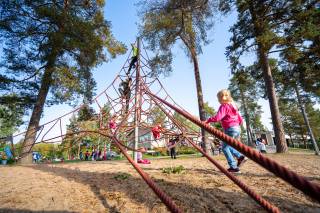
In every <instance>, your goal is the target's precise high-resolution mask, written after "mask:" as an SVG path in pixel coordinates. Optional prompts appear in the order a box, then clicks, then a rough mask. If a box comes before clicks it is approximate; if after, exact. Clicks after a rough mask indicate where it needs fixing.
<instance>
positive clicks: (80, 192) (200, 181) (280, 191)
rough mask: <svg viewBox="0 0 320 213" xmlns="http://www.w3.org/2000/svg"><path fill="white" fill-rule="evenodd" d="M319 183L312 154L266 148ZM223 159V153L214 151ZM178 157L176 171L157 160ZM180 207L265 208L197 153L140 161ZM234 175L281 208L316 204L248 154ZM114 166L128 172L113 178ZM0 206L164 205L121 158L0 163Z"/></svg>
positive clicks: (98, 208)
mask: <svg viewBox="0 0 320 213" xmlns="http://www.w3.org/2000/svg"><path fill="white" fill-rule="evenodd" d="M267 156H268V157H270V158H272V159H274V160H276V161H277V162H279V163H281V164H282V165H284V166H286V167H288V168H290V169H292V170H293V171H295V172H297V173H298V174H300V175H304V176H305V177H307V178H308V179H309V180H310V181H312V182H315V183H318V184H320V171H319V170H320V157H319V156H315V155H312V154H301V153H292V154H285V155H277V154H268V155H267ZM214 158H215V159H216V160H218V161H219V162H220V163H221V164H222V165H224V166H225V167H227V164H226V161H225V159H224V157H223V155H220V156H215V157H214ZM179 165H182V166H183V167H184V168H185V171H184V172H183V173H182V174H165V173H163V172H162V168H165V167H170V166H179ZM141 167H142V168H143V169H144V171H145V172H147V173H148V174H149V175H150V176H151V177H152V179H153V180H154V181H155V182H156V183H157V185H158V186H159V187H161V188H162V189H163V190H164V191H165V192H166V193H167V194H168V195H169V196H171V197H172V199H173V200H174V202H175V203H176V204H177V205H178V206H179V207H180V208H181V209H182V210H183V211H184V212H265V211H264V209H262V208H261V207H260V206H259V205H258V204H256V202H255V201H253V200H252V199H251V198H250V197H249V196H248V195H246V194H245V193H244V192H242V190H241V189H240V188H238V187H237V186H236V185H235V184H234V183H233V182H231V181H230V180H229V179H228V178H227V177H226V176H224V174H223V173H221V172H220V171H218V170H217V169H216V168H215V167H214V165H213V164H211V163H210V162H209V161H208V160H206V159H205V158H201V157H198V158H196V157H194V158H180V159H176V160H171V159H158V160H152V164H151V165H142V166H141ZM241 169H242V173H241V174H238V175H237V176H238V177H239V178H240V179H241V180H242V181H244V182H245V183H246V184H248V185H249V186H250V187H251V188H252V189H254V190H255V191H256V192H257V193H259V194H260V195H262V196H263V197H264V198H266V199H267V200H268V201H270V202H272V203H273V204H275V205H276V206H278V207H279V208H280V210H281V211H282V212H318V213H319V212H320V204H319V203H316V201H313V200H311V199H310V198H308V197H306V196H304V195H303V194H302V193H301V192H300V191H298V190H296V189H295V188H293V187H291V186H290V185H288V184H287V183H285V182H284V181H282V180H280V179H279V178H276V177H275V176H274V175H273V174H271V173H270V172H268V171H266V170H265V169H263V168H261V167H260V166H258V165H257V164H255V163H254V162H252V161H248V162H247V163H246V164H245V165H244V166H243V167H242V168H241ZM122 173H126V174H130V175H128V178H122V179H121V178H119V177H121V174H122ZM0 178H1V181H0V212H130V213H131V212H168V210H167V208H166V207H165V205H164V204H163V203H162V202H161V201H160V199H159V198H158V197H157V196H156V195H155V194H154V193H153V191H152V190H151V189H150V188H149V187H148V186H147V185H146V183H145V182H144V181H143V179H142V178H141V177H140V176H139V174H138V173H137V172H136V171H135V170H134V169H133V167H132V166H131V165H130V164H129V163H128V162H127V161H107V162H81V163H60V164H41V165H32V166H0Z"/></svg>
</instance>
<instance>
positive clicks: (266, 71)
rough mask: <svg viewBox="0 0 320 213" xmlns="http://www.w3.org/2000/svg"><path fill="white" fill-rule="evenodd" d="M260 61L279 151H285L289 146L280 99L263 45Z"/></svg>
mask: <svg viewBox="0 0 320 213" xmlns="http://www.w3.org/2000/svg"><path fill="white" fill-rule="evenodd" d="M258 51H259V58H260V63H261V66H262V70H263V78H264V81H265V85H266V90H267V95H268V99H269V106H270V112H271V119H272V125H273V130H274V135H275V140H276V148H277V153H284V152H287V151H288V146H287V143H286V139H285V134H284V129H283V125H282V123H281V116H280V111H279V106H278V100H277V96H276V92H275V88H274V82H273V78H272V73H271V69H270V65H269V61H268V56H267V53H266V51H264V50H263V48H262V47H261V46H259V47H258Z"/></svg>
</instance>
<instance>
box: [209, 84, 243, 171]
mask: <svg viewBox="0 0 320 213" xmlns="http://www.w3.org/2000/svg"><path fill="white" fill-rule="evenodd" d="M217 97H218V100H219V102H220V104H221V105H220V107H219V110H218V112H217V114H216V115H215V116H212V117H210V118H209V119H208V120H207V121H206V123H211V122H220V123H221V125H222V128H223V130H224V132H225V134H227V135H229V136H230V137H233V138H236V139H239V138H240V125H241V124H242V121H243V120H242V117H241V115H240V114H239V111H238V109H237V107H236V105H235V104H234V103H233V100H232V97H231V94H230V91H229V90H221V91H219V92H218V94H217ZM222 151H223V154H224V155H225V157H226V158H227V161H228V164H229V166H230V168H229V169H228V171H229V172H234V173H239V172H240V170H239V167H240V166H241V165H242V164H243V163H244V162H245V161H246V160H247V158H246V157H245V156H244V155H242V154H241V153H240V152H238V151H237V150H236V149H234V148H233V147H231V146H229V145H228V144H227V143H225V142H223V143H222ZM234 157H236V159H237V162H236V161H235V159H234Z"/></svg>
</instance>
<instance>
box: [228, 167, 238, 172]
mask: <svg viewBox="0 0 320 213" xmlns="http://www.w3.org/2000/svg"><path fill="white" fill-rule="evenodd" d="M228 172H231V173H241V172H240V169H239V168H235V169H234V168H231V167H230V168H229V169H228Z"/></svg>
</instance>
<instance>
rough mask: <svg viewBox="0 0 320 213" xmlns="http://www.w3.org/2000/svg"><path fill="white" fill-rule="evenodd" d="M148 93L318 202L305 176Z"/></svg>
mask: <svg viewBox="0 0 320 213" xmlns="http://www.w3.org/2000/svg"><path fill="white" fill-rule="evenodd" d="M146 92H147V93H148V94H149V95H151V96H153V97H155V98H156V99H158V100H159V101H161V102H162V103H164V104H166V105H167V106H169V107H170V108H171V109H173V110H175V111H176V112H178V113H179V114H181V115H183V116H184V117H185V118H187V119H188V120H190V121H192V122H193V123H195V124H197V125H198V126H200V127H202V128H204V129H205V130H206V131H208V132H209V133H211V134H214V135H215V136H216V137H218V138H219V139H220V140H222V141H224V142H226V143H227V144H229V145H230V146H232V147H233V148H235V149H236V150H238V151H239V152H241V153H242V154H244V155H245V156H247V157H248V158H250V159H251V160H253V161H254V162H256V163H258V164H259V165H261V166H262V167H264V168H265V169H267V170H269V171H270V172H272V173H273V174H275V175H276V176H278V177H280V178H281V179H283V180H285V181H286V182H288V183H290V184H291V185H292V186H294V187H296V188H297V189H299V190H301V191H302V192H303V193H305V194H306V195H308V196H310V197H312V198H313V199H315V200H317V201H318V202H319V203H320V186H319V185H317V184H315V183H311V182H310V181H308V180H307V179H306V178H305V177H302V176H300V175H298V174H297V173H295V172H293V171H291V170H289V169H287V168H285V167H284V166H281V165H280V164H279V163H277V162H276V161H274V160H271V159H269V158H268V157H265V156H263V155H262V154H260V153H259V152H257V151H256V150H254V149H252V148H251V147H249V146H246V145H244V144H242V143H241V142H240V141H238V140H236V139H234V138H232V137H230V136H228V135H226V134H224V133H223V132H221V131H219V130H217V129H215V128H214V127H212V126H210V125H208V124H206V123H204V122H203V121H201V120H199V119H198V118H196V117H195V116H192V115H191V114H189V113H187V112H186V111H183V110H181V109H179V108H177V107H176V106H173V105H172V104H170V103H169V102H167V101H165V100H163V99H161V98H159V97H158V96H156V95H154V94H152V93H150V92H148V91H146Z"/></svg>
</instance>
